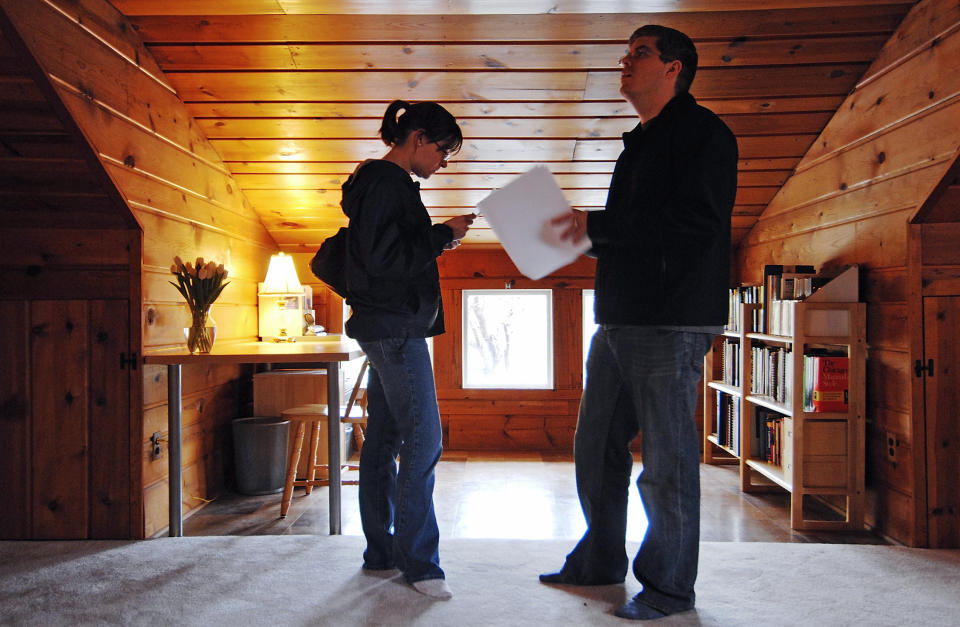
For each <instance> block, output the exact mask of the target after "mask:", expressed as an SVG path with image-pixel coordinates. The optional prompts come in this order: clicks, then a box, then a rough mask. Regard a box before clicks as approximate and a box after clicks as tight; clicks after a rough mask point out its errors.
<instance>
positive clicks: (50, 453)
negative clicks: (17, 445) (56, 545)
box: [30, 300, 91, 539]
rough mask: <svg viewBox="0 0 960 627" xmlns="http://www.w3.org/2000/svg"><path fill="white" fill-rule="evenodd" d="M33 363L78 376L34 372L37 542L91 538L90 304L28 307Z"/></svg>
mask: <svg viewBox="0 0 960 627" xmlns="http://www.w3.org/2000/svg"><path fill="white" fill-rule="evenodd" d="M30 328H31V338H30V360H31V363H33V364H53V363H69V364H73V367H72V368H69V369H60V370H59V371H55V370H53V369H49V370H45V371H39V370H37V369H34V368H32V369H31V381H30V385H31V394H30V396H31V411H30V415H31V423H30V433H31V443H30V449H31V451H32V452H33V455H32V456H31V461H32V464H31V468H30V477H31V495H32V496H31V505H32V509H33V521H32V523H33V524H32V529H31V537H34V538H58V539H81V538H86V537H88V535H89V531H90V528H89V517H90V490H91V486H90V485H89V484H88V482H87V473H89V472H90V439H89V438H90V407H89V405H88V400H87V399H89V398H90V395H89V394H88V389H89V385H90V383H89V377H90V371H89V368H90V366H91V362H90V360H89V357H88V355H89V353H88V350H89V343H90V337H89V334H90V320H89V306H88V304H87V302H86V301H79V300H78V301H52V300H49V301H48V300H35V301H33V302H32V303H31V304H30Z"/></svg>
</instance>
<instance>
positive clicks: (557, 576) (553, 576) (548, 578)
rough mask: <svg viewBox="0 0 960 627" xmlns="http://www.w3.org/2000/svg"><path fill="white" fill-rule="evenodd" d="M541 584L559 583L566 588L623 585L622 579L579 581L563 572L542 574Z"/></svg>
mask: <svg viewBox="0 0 960 627" xmlns="http://www.w3.org/2000/svg"><path fill="white" fill-rule="evenodd" d="M540 582H541V583H559V584H565V585H568V586H609V585H611V584H615V583H623V579H622V578H621V579H614V578H610V579H587V580H579V579H577V578H576V577H574V576H573V575H570V574H568V573H565V572H563V571H562V570H561V571H560V572H557V573H544V574H542V575H540Z"/></svg>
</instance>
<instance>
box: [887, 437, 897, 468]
mask: <svg viewBox="0 0 960 627" xmlns="http://www.w3.org/2000/svg"><path fill="white" fill-rule="evenodd" d="M899 446H900V440H899V439H898V438H897V436H896V435H894V434H892V433H890V432H889V431H888V432H887V460H888V461H891V462H893V463H896V462H897V448H898V447H899Z"/></svg>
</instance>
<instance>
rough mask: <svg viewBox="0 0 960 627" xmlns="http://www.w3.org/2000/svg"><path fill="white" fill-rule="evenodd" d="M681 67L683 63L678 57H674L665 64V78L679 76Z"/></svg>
mask: <svg viewBox="0 0 960 627" xmlns="http://www.w3.org/2000/svg"><path fill="white" fill-rule="evenodd" d="M682 69H683V63H682V62H681V61H680V59H674V60H673V61H671V62H670V63H668V64H667V68H666V77H667V78H677V77H678V76H680V70H682Z"/></svg>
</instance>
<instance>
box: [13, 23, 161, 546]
mask: <svg viewBox="0 0 960 627" xmlns="http://www.w3.org/2000/svg"><path fill="white" fill-rule="evenodd" d="M0 80H2V82H3V84H4V93H3V97H2V99H0V120H2V122H0V136H2V146H3V147H2V149H0V176H2V180H3V185H2V186H0V215H2V219H0V250H3V251H4V255H3V258H2V260H0V285H2V286H3V287H2V290H0V328H2V329H3V341H2V346H3V347H4V359H3V360H2V362H0V370H2V373H0V379H2V380H3V382H4V384H3V387H2V389H0V477H2V479H3V486H4V489H3V490H0V510H2V511H3V514H2V515H0V537H2V538H24V539H26V538H33V539H42V538H71V539H73V538H76V539H83V538H130V537H139V536H140V535H142V531H141V530H142V528H143V507H142V492H141V490H140V468H139V455H138V454H136V453H135V451H136V449H137V448H138V442H139V433H137V431H138V429H139V425H140V420H141V412H140V410H139V406H140V397H141V395H140V388H139V382H138V381H136V377H138V376H140V371H139V370H135V369H134V368H135V367H136V365H137V364H136V358H135V357H134V353H136V354H139V347H140V334H139V325H138V321H139V303H140V257H141V233H140V229H139V226H138V225H137V223H136V221H135V220H134V219H133V217H132V216H131V215H130V212H129V211H128V209H127V207H126V205H125V204H124V203H123V201H122V199H121V198H120V196H119V194H118V193H117V192H116V190H115V189H114V188H113V185H112V184H111V182H110V180H109V178H108V177H107V175H106V173H105V172H104V171H103V168H102V167H101V166H100V164H99V161H98V160H97V158H96V156H95V155H94V154H93V152H92V151H91V149H90V147H89V146H88V145H87V143H86V141H85V140H84V138H83V135H82V133H81V132H80V129H79V128H78V127H77V125H76V124H75V123H74V122H73V120H72V118H71V117H70V115H69V114H68V112H67V111H66V109H65V107H64V106H63V104H62V103H61V102H60V101H59V98H58V97H57V95H56V92H55V89H54V87H53V86H52V84H51V83H50V80H49V77H48V76H47V75H46V74H45V73H44V72H43V70H42V69H41V67H40V66H39V65H38V64H37V62H36V60H35V59H34V58H33V56H32V54H31V53H30V51H29V48H28V47H27V45H26V44H25V42H24V40H23V38H22V37H21V36H20V32H19V31H18V28H16V27H15V26H14V24H13V23H12V22H11V21H10V19H8V15H7V13H6V10H5V8H4V7H3V6H0ZM134 407H136V408H137V409H136V410H134Z"/></svg>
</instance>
